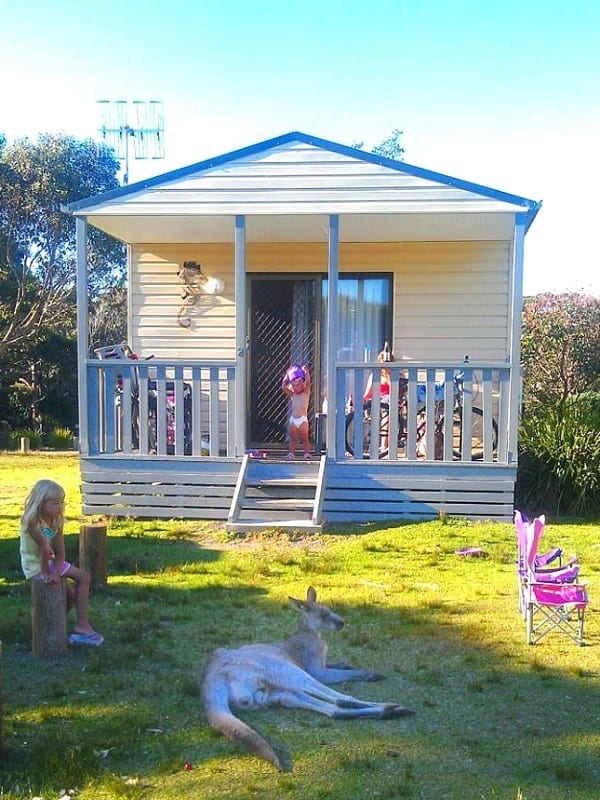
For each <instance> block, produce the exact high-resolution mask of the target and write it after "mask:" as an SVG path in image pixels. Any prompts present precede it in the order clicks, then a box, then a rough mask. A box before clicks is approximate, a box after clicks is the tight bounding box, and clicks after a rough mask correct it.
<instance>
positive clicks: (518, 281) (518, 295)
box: [507, 214, 526, 464]
mask: <svg viewBox="0 0 600 800" xmlns="http://www.w3.org/2000/svg"><path fill="white" fill-rule="evenodd" d="M515 223H516V224H515V236H514V242H513V259H512V261H513V263H512V282H511V285H510V295H511V297H510V300H511V302H510V306H509V313H510V315H511V318H510V330H509V337H510V338H509V342H508V358H507V360H508V363H509V364H510V382H509V398H510V407H509V409H508V463H509V464H516V463H517V459H518V452H517V446H518V436H519V410H520V407H521V325H522V323H521V316H522V312H523V252H524V244H525V230H526V229H525V219H524V215H523V214H517V216H516V220H515Z"/></svg>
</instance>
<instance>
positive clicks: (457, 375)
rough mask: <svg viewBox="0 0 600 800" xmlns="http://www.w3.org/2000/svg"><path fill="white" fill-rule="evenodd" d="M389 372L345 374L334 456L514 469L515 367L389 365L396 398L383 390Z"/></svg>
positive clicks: (348, 366) (340, 373)
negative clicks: (367, 393) (368, 389)
mask: <svg viewBox="0 0 600 800" xmlns="http://www.w3.org/2000/svg"><path fill="white" fill-rule="evenodd" d="M381 368H382V365H381V364H377V363H370V364H363V363H361V362H357V363H350V362H349V363H344V364H339V365H338V366H337V375H336V385H337V395H336V404H335V408H337V409H338V413H337V414H336V424H335V431H336V437H335V443H334V447H333V448H332V447H330V448H329V450H328V453H329V455H330V456H333V457H334V458H336V459H345V460H351V459H361V460H365V459H366V460H382V459H386V460H388V461H400V460H401V461H403V462H407V461H408V462H415V463H417V462H429V461H445V462H456V461H460V462H465V461H477V462H479V463H501V464H507V463H510V461H511V459H512V458H513V455H512V450H513V448H512V447H511V440H512V439H511V436H513V435H514V432H511V430H510V426H511V420H512V419H513V418H514V415H513V414H511V408H510V402H509V399H510V394H511V391H510V380H511V369H510V367H509V366H507V365H504V364H502V365H497V364H431V363H410V364H407V363H398V362H393V363H387V364H385V368H387V369H389V373H390V381H389V391H388V387H387V386H383V388H382V381H381V375H382V373H381ZM371 372H372V373H373V390H372V398H371V401H370V402H368V401H363V392H364V388H365V386H366V384H367V380H368V377H369V374H370V373H371ZM329 406H330V407H331V403H330V404H329ZM394 409H395V412H394V411H393V410H394ZM448 409H449V410H450V413H448V411H447V410H448ZM342 410H343V411H342Z"/></svg>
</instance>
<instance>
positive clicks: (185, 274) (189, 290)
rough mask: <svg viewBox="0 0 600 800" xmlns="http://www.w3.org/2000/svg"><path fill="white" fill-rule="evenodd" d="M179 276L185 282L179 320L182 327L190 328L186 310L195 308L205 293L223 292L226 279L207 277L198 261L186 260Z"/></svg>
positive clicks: (217, 293) (216, 293) (215, 293)
mask: <svg viewBox="0 0 600 800" xmlns="http://www.w3.org/2000/svg"><path fill="white" fill-rule="evenodd" d="M177 277H178V278H179V280H180V281H181V282H182V283H183V294H182V295H181V297H182V299H183V303H182V304H181V308H180V309H179V312H178V314H177V322H178V323H179V325H181V327H182V328H189V327H190V325H191V324H192V321H191V319H190V318H189V317H188V316H184V314H185V312H186V311H187V310H188V309H190V308H193V307H194V306H195V305H196V304H197V302H198V301H199V300H200V299H201V298H202V297H203V296H205V295H219V294H223V290H224V289H225V281H223V279H222V278H217V277H214V276H213V277H210V278H209V277H207V276H206V275H205V274H204V273H203V272H202V267H201V266H200V264H198V262H197V261H184V262H183V266H182V267H181V269H179V270H178V272H177Z"/></svg>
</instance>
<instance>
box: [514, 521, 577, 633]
mask: <svg viewBox="0 0 600 800" xmlns="http://www.w3.org/2000/svg"><path fill="white" fill-rule="evenodd" d="M545 522H546V521H545V517H543V516H542V517H536V518H535V519H534V520H533V522H531V523H530V522H529V521H528V520H527V518H526V517H525V515H524V514H522V513H521V512H520V511H515V530H516V532H517V588H518V597H519V611H520V612H521V614H522V616H523V619H525V610H526V608H525V595H526V584H527V580H528V577H529V567H528V563H527V541H528V534H529V526H530V525H533V526H534V528H538V531H537V540H536V541H537V542H538V543H539V540H540V539H541V537H542V534H543V532H544V526H545ZM531 535H532V536H533V535H536V531H535V530H534V531H532V533H531ZM555 562H558V564H555ZM551 564H555V566H549V565H551ZM533 570H534V572H535V576H536V580H538V581H539V582H542V583H545V582H559V583H568V582H572V581H574V580H576V579H577V576H578V575H579V566H578V565H577V557H576V556H573V557H572V558H571V559H570V560H569V561H568V562H567V563H566V564H564V565H563V563H562V548H560V547H553V548H552V549H551V550H548V551H547V552H545V553H541V554H538V553H537V545H536V553H535V557H534V561H533Z"/></svg>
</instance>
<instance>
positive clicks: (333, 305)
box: [326, 214, 344, 458]
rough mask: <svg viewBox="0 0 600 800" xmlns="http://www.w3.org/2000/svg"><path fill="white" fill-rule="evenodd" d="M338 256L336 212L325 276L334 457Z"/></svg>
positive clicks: (329, 434)
mask: <svg viewBox="0 0 600 800" xmlns="http://www.w3.org/2000/svg"><path fill="white" fill-rule="evenodd" d="M339 257H340V218H339V216H338V215H337V214H331V215H330V217H329V251H328V266H327V277H328V286H329V297H328V299H327V425H326V440H327V457H328V458H331V457H333V458H335V457H336V420H337V416H338V413H342V414H343V413H344V409H343V408H342V409H337V408H336V397H337V372H336V368H335V366H336V359H337V351H338V343H337V324H336V323H337V308H338V279H339V260H340V259H339Z"/></svg>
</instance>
